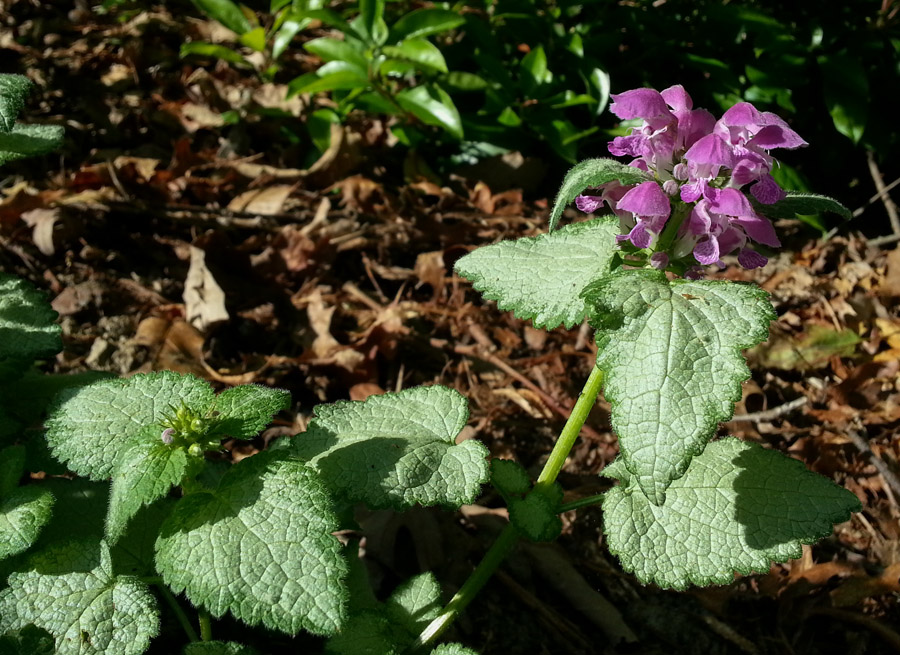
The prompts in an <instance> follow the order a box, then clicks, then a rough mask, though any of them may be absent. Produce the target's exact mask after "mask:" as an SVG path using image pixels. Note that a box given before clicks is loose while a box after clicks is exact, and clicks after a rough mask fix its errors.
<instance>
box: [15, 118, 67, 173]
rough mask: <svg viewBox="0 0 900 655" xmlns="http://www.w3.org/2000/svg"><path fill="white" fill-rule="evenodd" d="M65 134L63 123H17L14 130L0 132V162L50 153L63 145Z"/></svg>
mask: <svg viewBox="0 0 900 655" xmlns="http://www.w3.org/2000/svg"><path fill="white" fill-rule="evenodd" d="M63 134H64V130H63V128H62V126H61V125H31V124H27V125H26V124H24V123H16V124H15V125H13V128H12V131H10V132H8V133H0V164H5V163H6V162H8V161H15V160H16V159H24V158H25V157H37V156H39V155H46V154H49V153H51V152H53V151H54V150H56V149H58V148H59V146H60V145H62V139H63Z"/></svg>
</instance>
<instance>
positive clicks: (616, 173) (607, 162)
mask: <svg viewBox="0 0 900 655" xmlns="http://www.w3.org/2000/svg"><path fill="white" fill-rule="evenodd" d="M649 179H650V177H649V176H648V174H647V173H645V172H643V171H642V170H640V169H638V168H635V167H634V166H626V165H625V164H623V163H621V162H618V161H616V160H615V159H585V160H584V161H582V162H579V163H577V164H575V166H573V167H572V168H570V169H569V172H568V173H566V176H565V178H563V183H562V186H561V187H560V189H559V193H557V194H556V200H554V201H553V209H552V210H551V211H550V231H551V232H552V231H553V229H554V228H555V227H556V224H557V223H559V219H560V217H561V216H562V213H563V210H564V209H565V208H566V206H567V205H568V204H569V203H570V202H572V201H573V200H575V198H577V197H578V196H579V195H581V193H582V192H584V190H585V189H589V188H591V187H597V186H600V185H601V184H606V183H607V182H612V181H613V180H618V181H619V182H620V183H621V184H624V185H628V184H640V183H641V182H646V181H647V180H649Z"/></svg>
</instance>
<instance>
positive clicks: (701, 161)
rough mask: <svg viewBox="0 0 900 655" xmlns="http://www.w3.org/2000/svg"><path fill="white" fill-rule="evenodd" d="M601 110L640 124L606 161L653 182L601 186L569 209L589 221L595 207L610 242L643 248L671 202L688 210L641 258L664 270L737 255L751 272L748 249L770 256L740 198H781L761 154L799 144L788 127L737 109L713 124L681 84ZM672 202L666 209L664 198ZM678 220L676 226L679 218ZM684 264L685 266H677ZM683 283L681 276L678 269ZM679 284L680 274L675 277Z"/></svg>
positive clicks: (619, 97)
mask: <svg viewBox="0 0 900 655" xmlns="http://www.w3.org/2000/svg"><path fill="white" fill-rule="evenodd" d="M612 100H613V102H612V104H611V105H610V110H611V111H612V112H613V113H614V114H615V115H616V116H618V117H619V118H621V119H623V120H636V119H640V120H641V124H640V125H639V126H637V127H634V128H632V129H631V130H630V132H629V134H628V135H626V136H621V137H616V138H615V139H613V140H612V141H611V142H610V143H609V151H610V153H612V154H613V155H616V156H628V157H631V158H632V159H631V161H630V162H629V165H630V166H634V167H636V168H639V169H640V170H642V171H646V172H647V173H649V174H650V175H652V176H653V178H654V180H653V181H647V182H643V183H641V184H639V185H637V186H633V187H625V186H622V185H621V184H619V183H618V182H610V183H608V184H604V185H602V186H600V187H599V188H598V189H595V191H599V193H591V192H588V193H587V194H585V195H582V196H579V197H578V198H577V199H576V204H577V206H578V208H579V209H581V210H582V211H586V212H594V211H597V210H598V209H600V207H601V206H602V204H603V203H604V202H605V203H606V204H607V205H609V207H610V209H612V211H613V212H614V213H615V214H616V215H618V216H619V217H620V219H621V220H622V232H623V233H622V234H620V235H619V236H618V237H617V239H618V240H619V241H624V240H629V241H631V243H632V244H634V245H635V246H636V247H638V248H650V247H651V246H653V244H654V243H655V242H656V239H657V237H658V236H659V234H660V233H661V232H662V230H663V228H664V227H665V225H666V223H667V222H668V221H669V220H670V215H673V207H672V204H671V202H675V203H676V204H678V203H679V201H680V202H681V203H686V204H688V205H691V206H690V207H689V208H685V209H684V210H681V209H679V210H678V211H677V212H674V215H675V216H677V217H679V218H678V220H683V222H682V223H681V224H680V226H679V228H678V231H677V235H676V239H675V241H674V243H673V244H672V245H671V248H667V249H666V251H665V252H662V251H660V252H656V253H653V254H652V255H651V258H650V265H651V266H653V267H656V268H663V269H664V268H667V267H668V265H669V263H670V261H672V260H684V259H687V258H690V257H691V256H693V259H694V260H696V261H697V262H699V263H700V264H703V265H706V264H713V263H721V258H722V257H723V256H725V255H727V254H729V253H734V252H736V253H738V262H739V263H740V265H741V266H744V267H746V268H758V267H759V266H762V265H764V264H765V263H766V261H767V260H766V258H765V257H763V256H762V255H760V254H759V253H758V252H756V251H755V250H753V249H752V248H750V247H748V243H749V242H756V243H760V244H765V245H767V246H772V247H777V246H779V245H780V242H779V240H778V236H777V235H776V234H775V230H774V228H773V226H772V223H771V222H770V221H769V219H767V218H765V217H763V216H760V215H758V214H757V213H756V212H755V211H754V209H753V205H751V203H750V199H749V196H748V195H747V194H748V193H749V194H750V195H752V197H753V198H755V199H756V201H757V202H759V203H761V204H762V205H771V204H774V203H776V202H778V201H780V200H782V199H783V198H784V197H785V195H786V194H785V192H784V191H783V190H782V189H781V188H780V187H779V186H778V183H777V182H776V181H775V179H774V178H773V177H772V174H771V173H772V170H773V167H774V166H775V160H774V158H773V157H772V156H771V155H770V154H769V151H770V150H772V149H774V148H788V149H793V148H799V147H802V146H805V145H807V143H806V141H804V140H803V139H802V138H801V137H800V136H799V135H798V134H797V133H796V132H795V131H794V130H792V129H791V128H790V127H789V126H788V124H787V123H786V122H785V121H784V120H783V119H781V118H780V117H778V116H777V115H775V114H773V113H771V112H761V111H759V110H757V109H756V108H755V107H754V106H753V105H751V104H750V103H746V102H741V103H738V104H736V105H734V106H733V107H732V108H731V109H729V110H728V111H726V112H725V113H724V114H723V115H722V117H721V118H720V119H719V120H716V118H715V117H714V116H713V115H712V114H711V113H709V112H708V111H706V110H705V109H695V108H694V106H693V100H692V99H691V97H690V95H688V93H687V92H686V91H685V89H684V87H682V86H681V85H675V86H671V87H669V88H667V89H664V90H663V91H662V92H659V91H656V90H655V89H646V88H642V89H632V90H630V91H625V92H624V93H619V94H614V95H613V96H612ZM670 196H671V197H673V198H678V199H679V200H673V201H671V202H670V200H669V197H670ZM681 217H686V218H681ZM681 263H682V264H688V265H689V263H690V260H689V259H688V260H687V261H682V262H681ZM688 270H689V273H690V274H693V273H691V269H688ZM685 277H688V273H686V274H685Z"/></svg>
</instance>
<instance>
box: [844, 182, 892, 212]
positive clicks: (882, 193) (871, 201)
mask: <svg viewBox="0 0 900 655" xmlns="http://www.w3.org/2000/svg"><path fill="white" fill-rule="evenodd" d="M898 184H900V177H898V178H897V179H896V180H894V181H893V182H891V183H890V184H888V185H887V186H885V187H884V188H883V189H882V190H881V191H879V192H878V193H876V194H875V195H874V196H872V197H871V198H869V199H868V200H866V202H865V204H864V205H862V206H860V207H857V208H856V209H854V210H853V218H857V217H859V216H862V214H863V212H864V211H866V209H868V208H869V206H870V205H874V204H875V203H876V202H878V201H879V200H881V199H882V198H884V197H885V196H886V195H887V194H888V193H890V192H891V191H892V190H893V188H894V187H895V186H897V185H898Z"/></svg>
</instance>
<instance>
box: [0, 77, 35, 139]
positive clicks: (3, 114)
mask: <svg viewBox="0 0 900 655" xmlns="http://www.w3.org/2000/svg"><path fill="white" fill-rule="evenodd" d="M30 89H31V80H29V79H28V78H27V77H25V76H24V75H8V74H5V73H4V74H0V133H8V132H10V131H11V130H12V129H13V126H14V125H15V124H16V118H17V117H18V116H19V112H21V111H22V109H23V108H24V107H25V99H26V98H27V97H28V91H29V90H30Z"/></svg>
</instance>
